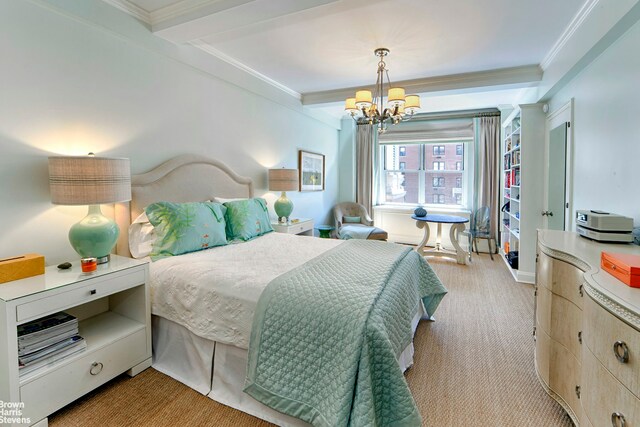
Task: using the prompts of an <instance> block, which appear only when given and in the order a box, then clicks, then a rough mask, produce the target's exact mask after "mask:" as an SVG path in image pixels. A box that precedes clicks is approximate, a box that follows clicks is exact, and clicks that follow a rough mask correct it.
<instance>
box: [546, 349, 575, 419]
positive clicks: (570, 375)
mask: <svg viewBox="0 0 640 427" xmlns="http://www.w3.org/2000/svg"><path fill="white" fill-rule="evenodd" d="M580 373H581V364H580V361H579V360H578V359H576V358H575V357H574V356H573V355H572V354H571V352H570V351H569V350H567V348H566V347H564V346H563V345H562V344H560V343H558V342H557V341H554V340H553V338H552V339H551V352H550V355H549V388H551V390H553V391H554V392H556V394H558V395H559V396H560V397H562V400H564V401H565V403H566V404H567V405H568V406H569V407H570V408H571V409H572V410H573V413H574V416H575V417H576V418H578V419H580V417H581V411H582V409H581V407H580V398H579V397H578V393H577V392H576V387H577V386H581V378H580Z"/></svg>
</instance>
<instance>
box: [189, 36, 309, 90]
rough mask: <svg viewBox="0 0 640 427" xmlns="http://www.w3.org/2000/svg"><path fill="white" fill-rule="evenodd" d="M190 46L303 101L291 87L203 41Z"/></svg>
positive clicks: (191, 43) (192, 43)
mask: <svg viewBox="0 0 640 427" xmlns="http://www.w3.org/2000/svg"><path fill="white" fill-rule="evenodd" d="M189 44H190V45H192V46H193V47H196V48H198V49H200V50H202V51H204V52H206V53H208V54H210V55H213V56H215V57H216V58H218V59H220V60H222V61H224V62H226V63H228V64H230V65H233V66H234V67H236V68H238V69H240V70H242V71H244V72H246V73H248V74H250V75H251V76H253V77H255V78H257V79H260V80H262V81H263V82H265V83H268V84H270V85H271V86H273V87H275V88H277V89H279V90H281V91H283V92H285V93H286V94H288V95H291V96H293V97H294V98H296V99H298V100H301V99H302V95H301V94H300V93H298V92H296V91H295V90H293V89H290V88H289V87H287V86H285V85H283V84H282V83H278V82H277V81H275V80H273V79H271V78H269V77H267V76H265V75H264V74H262V73H259V72H258V71H256V70H254V69H253V68H251V67H248V66H246V65H245V64H243V63H242V62H240V61H238V60H236V59H234V58H232V57H230V56H229V55H227V54H225V53H223V52H220V51H219V50H218V49H215V48H214V47H213V46H211V45H210V44H208V43H205V42H203V41H202V40H194V41H191V42H189Z"/></svg>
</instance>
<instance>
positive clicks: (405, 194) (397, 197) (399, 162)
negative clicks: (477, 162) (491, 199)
mask: <svg viewBox="0 0 640 427" xmlns="http://www.w3.org/2000/svg"><path fill="white" fill-rule="evenodd" d="M465 142H466V140H465V141H464V142H462V143H461V142H460V141H454V142H450V143H449V142H447V143H442V142H439V143H438V144H437V147H443V149H441V148H438V149H436V150H434V145H433V144H426V143H425V144H405V145H400V144H382V145H381V159H382V168H383V170H382V171H381V172H382V173H381V174H380V181H381V182H380V189H381V194H380V198H381V200H382V203H393V204H408V205H414V206H415V205H416V204H418V203H424V204H427V205H429V204H437V205H440V206H441V205H449V206H461V207H468V206H467V205H468V203H469V200H471V193H470V192H471V189H470V188H468V185H467V183H468V182H471V181H470V178H469V177H470V176H471V174H473V170H465V168H464V166H465V165H467V164H468V165H470V166H471V167H472V166H473V162H469V163H467V162H468V161H469V159H468V158H467V156H472V155H473V151H472V150H473V148H472V146H470V145H466V144H465ZM458 145H462V153H463V155H462V157H460V156H458V157H456V155H455V153H456V150H457V148H456V147H457V146H458ZM434 152H435V153H441V152H442V153H446V154H445V156H446V158H445V157H439V156H437V155H435V154H434ZM400 153H404V154H403V156H402V157H400V156H399V154H400ZM456 162H457V163H459V166H458V165H457V164H456ZM457 168H459V169H457ZM468 169H470V168H468Z"/></svg>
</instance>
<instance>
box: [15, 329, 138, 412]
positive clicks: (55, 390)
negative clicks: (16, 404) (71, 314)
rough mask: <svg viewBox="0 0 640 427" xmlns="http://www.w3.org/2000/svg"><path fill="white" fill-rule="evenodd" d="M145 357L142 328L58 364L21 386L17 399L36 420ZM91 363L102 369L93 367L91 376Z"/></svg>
mask: <svg viewBox="0 0 640 427" xmlns="http://www.w3.org/2000/svg"><path fill="white" fill-rule="evenodd" d="M71 357H73V356H71ZM146 357H147V337H146V330H145V329H144V328H142V329H140V330H139V331H137V332H135V333H133V334H131V335H129V336H127V337H124V338H122V339H120V340H118V341H115V342H113V343H112V344H110V345H108V346H106V347H103V348H100V349H96V350H95V351H92V352H88V353H86V354H84V355H83V356H82V357H80V358H79V359H76V360H74V361H73V363H68V364H66V365H63V366H60V368H58V369H55V370H53V371H52V372H50V373H47V374H46V375H43V376H41V377H38V378H37V379H34V380H33V381H31V382H28V383H26V384H24V385H23V386H21V387H20V399H21V400H22V401H23V402H24V404H25V408H24V409H25V410H24V416H25V417H29V418H31V420H40V419H42V418H44V417H46V416H47V415H49V414H50V413H52V412H54V411H56V410H58V409H59V408H61V407H63V406H65V405H67V404H69V403H71V402H73V401H74V400H75V399H77V398H78V397H80V396H82V395H84V394H85V393H87V392H89V391H91V390H93V389H94V388H96V387H98V386H100V385H102V384H104V383H105V382H107V381H109V380H110V379H112V378H115V377H116V376H117V375H119V374H121V373H123V372H125V371H126V370H128V369H130V368H131V367H132V366H134V365H136V364H138V363H140V362H141V361H142V360H143V359H145V358H146ZM94 362H95V363H101V364H102V370H100V371H99V372H97V371H98V367H94V370H95V372H94V373H95V375H92V374H91V372H90V370H91V369H92V365H93V364H94ZM96 372H97V373H96Z"/></svg>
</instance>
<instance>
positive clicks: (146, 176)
mask: <svg viewBox="0 0 640 427" xmlns="http://www.w3.org/2000/svg"><path fill="white" fill-rule="evenodd" d="M214 197H222V198H238V197H253V182H252V181H251V178H247V177H243V176H240V175H238V174H236V173H235V172H234V171H232V170H231V169H230V168H229V167H228V166H227V165H225V164H224V163H222V162H220V161H218V160H214V159H210V158H207V157H203V156H197V155H193V154H186V155H183V156H178V157H175V158H173V159H171V160H169V161H167V162H165V163H163V164H161V165H160V166H157V167H155V168H154V169H152V170H150V171H149V172H146V173H143V174H140V175H133V176H132V177H131V202H126V203H117V204H116V209H115V216H116V222H117V223H118V226H119V227H120V237H119V238H118V243H117V245H116V253H117V254H118V255H122V256H127V257H128V256H131V254H130V252H129V233H128V230H129V225H130V224H131V221H133V220H134V219H135V218H137V217H138V215H140V214H141V213H142V211H143V210H144V208H145V207H147V206H148V205H149V204H151V203H154V202H160V201H166V202H178V203H183V202H201V201H205V200H213V198H214Z"/></svg>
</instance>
